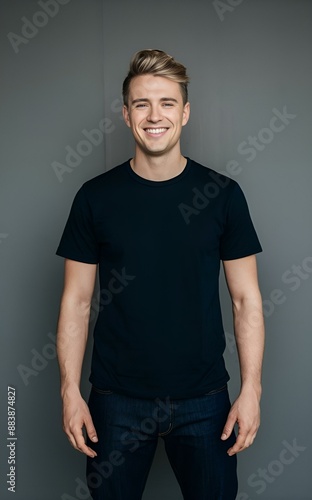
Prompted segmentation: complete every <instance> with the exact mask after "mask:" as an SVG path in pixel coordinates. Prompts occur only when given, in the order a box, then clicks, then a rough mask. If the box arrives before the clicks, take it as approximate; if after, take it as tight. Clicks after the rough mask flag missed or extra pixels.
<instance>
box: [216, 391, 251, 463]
mask: <svg viewBox="0 0 312 500" xmlns="http://www.w3.org/2000/svg"><path fill="white" fill-rule="evenodd" d="M259 401H260V397H259V395H258V392H257V391H255V390H254V389H251V388H249V389H246V390H242V391H241V393H240V395H239V397H238V398H237V399H236V401H235V402H234V403H233V405H232V408H231V410H230V412H229V415H228V418H227V421H226V423H225V426H224V428H223V432H222V436H221V439H222V440H223V441H225V440H226V439H228V438H229V437H230V435H231V433H232V431H233V428H234V425H235V424H236V422H237V424H238V435H237V439H236V442H235V444H234V446H232V448H229V449H228V451H227V453H228V455H229V456H232V455H235V454H236V453H239V452H240V451H243V450H245V449H246V448H248V447H249V446H250V445H251V444H252V443H253V442H254V439H255V437H256V434H257V431H258V429H259V426H260V404H259Z"/></svg>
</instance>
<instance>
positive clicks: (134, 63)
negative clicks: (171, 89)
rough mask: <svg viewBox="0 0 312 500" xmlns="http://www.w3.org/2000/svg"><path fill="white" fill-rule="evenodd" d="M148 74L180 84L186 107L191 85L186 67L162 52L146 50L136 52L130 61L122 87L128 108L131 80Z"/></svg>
mask: <svg viewBox="0 0 312 500" xmlns="http://www.w3.org/2000/svg"><path fill="white" fill-rule="evenodd" d="M148 74H149V75H155V76H163V77H164V78H168V79H169V80H172V81H174V82H177V83H179V85H180V89H181V94H182V99H183V104H184V105H185V104H186V103H187V101H188V90H187V84H188V83H189V77H188V76H187V74H186V68H185V66H183V64H181V63H179V62H177V61H176V60H175V59H174V58H173V57H172V56H170V55H169V54H166V52H163V51H162V50H157V49H145V50H140V51H139V52H136V53H135V54H134V55H133V57H132V59H131V61H130V68H129V72H128V75H127V76H126V78H125V80H124V82H123V86H122V95H123V101H124V104H125V105H126V106H128V98H129V88H130V82H131V80H132V79H133V78H134V77H136V76H140V75H148Z"/></svg>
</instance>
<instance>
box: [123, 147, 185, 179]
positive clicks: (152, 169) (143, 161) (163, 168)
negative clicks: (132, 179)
mask: <svg viewBox="0 0 312 500" xmlns="http://www.w3.org/2000/svg"><path fill="white" fill-rule="evenodd" d="M130 165H131V167H132V169H133V170H134V172H135V173H136V174H138V175H139V176H140V177H143V178H145V179H148V180H151V181H166V180H169V179H172V178H173V177H176V176H177V175H179V174H180V173H181V172H182V171H183V170H184V168H185V165H186V158H184V156H182V154H181V152H180V151H179V152H175V153H174V154H172V153H171V154H170V152H169V153H167V154H166V155H162V156H148V155H146V154H144V153H143V152H142V151H136V152H135V156H134V158H133V159H132V160H131V161H130Z"/></svg>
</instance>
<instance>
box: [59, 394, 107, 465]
mask: <svg viewBox="0 0 312 500" xmlns="http://www.w3.org/2000/svg"><path fill="white" fill-rule="evenodd" d="M84 427H85V429H86V432H87V434H88V436H89V438H90V439H91V441H93V442H94V443H96V442H97V441H98V437H97V434H96V430H95V427H94V425H93V421H92V417H91V415H90V411H89V408H88V405H87V403H86V402H85V401H84V399H83V398H82V397H81V395H80V392H79V391H78V393H76V394H74V395H73V394H71V395H68V394H67V395H65V396H64V399H63V429H64V432H65V433H66V434H67V437H68V439H69V442H70V443H71V445H72V446H73V447H74V448H75V449H76V450H78V451H81V453H85V454H86V455H87V456H88V457H90V458H94V457H96V456H97V453H96V452H95V451H94V450H92V449H91V448H89V446H87V445H86V442H85V437H84V435H83V428H84Z"/></svg>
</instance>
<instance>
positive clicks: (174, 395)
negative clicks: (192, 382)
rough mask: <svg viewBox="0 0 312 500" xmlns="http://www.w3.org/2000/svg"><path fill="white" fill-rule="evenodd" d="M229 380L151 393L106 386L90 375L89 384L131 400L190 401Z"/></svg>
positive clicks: (227, 377)
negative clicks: (192, 387)
mask: <svg viewBox="0 0 312 500" xmlns="http://www.w3.org/2000/svg"><path fill="white" fill-rule="evenodd" d="M229 380H230V376H229V374H228V373H227V374H226V375H225V376H224V377H222V378H220V379H218V380H217V381H215V382H213V383H211V384H209V385H208V386H205V387H202V388H200V389H194V390H193V389H189V390H187V391H183V392H181V391H179V390H176V389H167V390H165V391H164V390H163V389H159V390H158V391H157V390H153V391H137V390H135V389H126V388H124V387H120V386H114V385H112V384H107V383H103V381H100V380H98V379H96V378H95V377H93V376H92V375H91V376H90V378H89V381H90V383H91V384H92V385H93V386H94V387H96V388H97V389H100V390H105V391H112V392H113V393H114V392H115V393H116V394H121V395H124V396H128V397H132V398H141V399H155V398H162V399H163V398H167V397H169V398H170V399H191V398H196V397H200V396H204V395H205V394H207V393H208V392H210V391H214V390H216V389H219V388H220V387H222V386H223V385H225V384H226V383H227V382H228V381H229Z"/></svg>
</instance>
